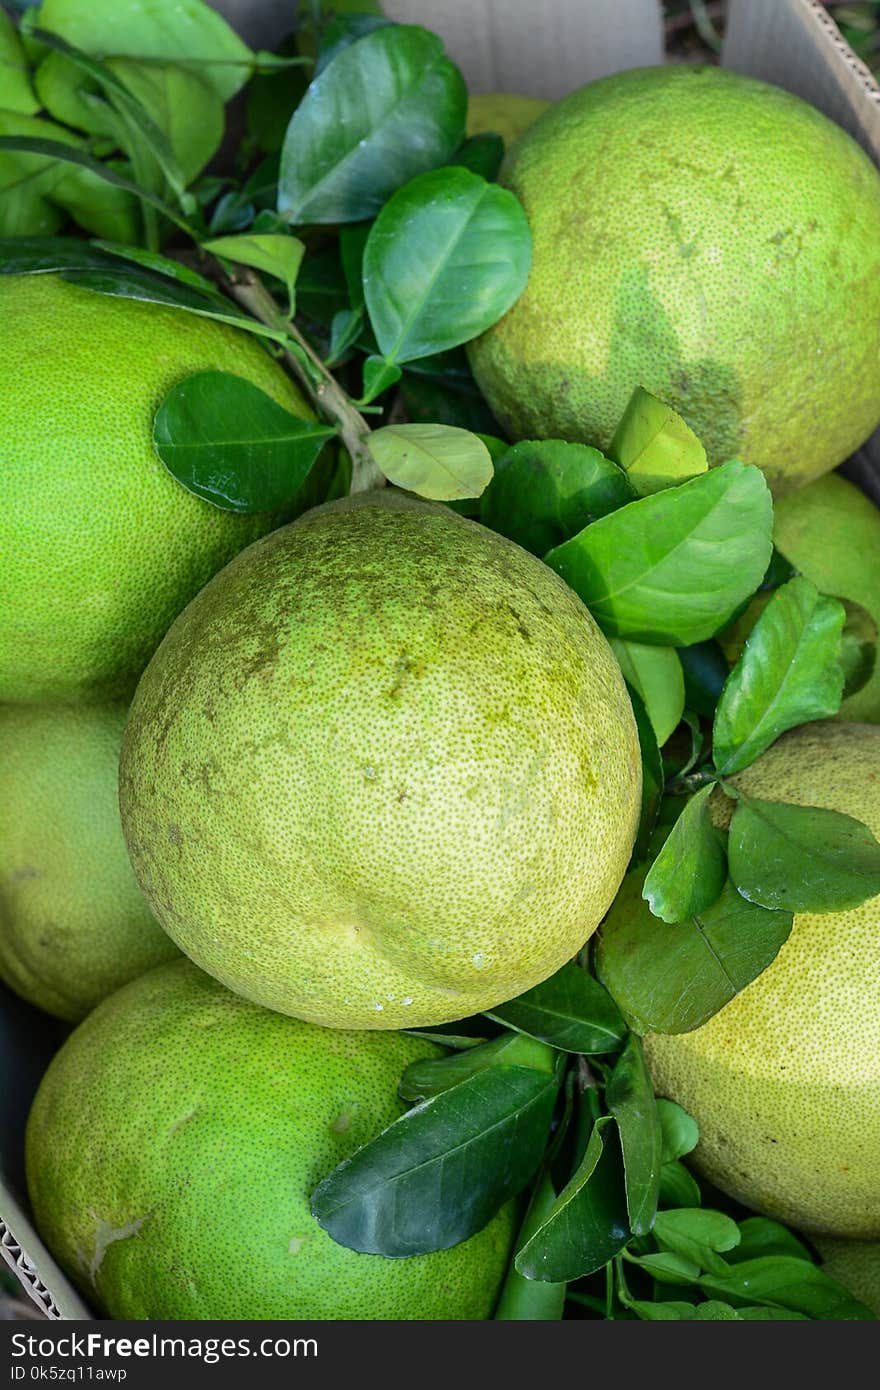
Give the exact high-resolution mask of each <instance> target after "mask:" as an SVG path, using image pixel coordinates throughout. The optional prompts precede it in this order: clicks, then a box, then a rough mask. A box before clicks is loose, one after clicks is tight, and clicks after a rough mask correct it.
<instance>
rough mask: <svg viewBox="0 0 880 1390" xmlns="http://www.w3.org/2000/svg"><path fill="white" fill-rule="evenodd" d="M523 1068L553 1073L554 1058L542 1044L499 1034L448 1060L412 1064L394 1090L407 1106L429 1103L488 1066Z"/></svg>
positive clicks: (436, 1058) (438, 1058) (437, 1058)
mask: <svg viewBox="0 0 880 1390" xmlns="http://www.w3.org/2000/svg"><path fill="white" fill-rule="evenodd" d="M497 1066H524V1067H534V1068H535V1070H536V1071H542V1070H544V1071H552V1069H553V1057H552V1054H551V1053H549V1052H548V1049H547V1048H546V1047H545V1046H544V1045H543V1043H540V1042H536V1041H535V1040H534V1039H533V1038H525V1037H522V1036H520V1035H519V1034H518V1033H506V1032H505V1033H502V1035H501V1037H500V1038H493V1040H492V1041H491V1042H485V1043H478V1044H477V1046H476V1047H468V1048H464V1049H459V1050H457V1051H454V1052H453V1053H452V1054H451V1055H450V1056H448V1057H427V1058H425V1059H424V1060H422V1061H418V1062H411V1063H410V1065H409V1066H408V1067H407V1068H406V1070H405V1071H404V1073H403V1076H402V1077H401V1078H400V1085H399V1086H398V1088H397V1092H398V1095H399V1096H400V1098H401V1100H405V1101H408V1102H410V1103H412V1102H415V1101H420V1100H428V1099H430V1097H431V1096H438V1095H439V1094H440V1092H441V1091H448V1090H449V1088H450V1086H457V1085H458V1084H459V1082H461V1081H467V1079H468V1077H469V1076H475V1075H476V1073H477V1072H479V1071H485V1070H486V1068H487V1067H497Z"/></svg>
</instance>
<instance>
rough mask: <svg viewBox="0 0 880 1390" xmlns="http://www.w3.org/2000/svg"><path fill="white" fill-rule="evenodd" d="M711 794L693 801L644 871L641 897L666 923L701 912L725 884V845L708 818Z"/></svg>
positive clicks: (706, 789)
mask: <svg viewBox="0 0 880 1390" xmlns="http://www.w3.org/2000/svg"><path fill="white" fill-rule="evenodd" d="M713 791H714V787H712V786H711V785H710V786H708V787H703V788H702V790H701V791H698V792H697V794H696V795H695V796H693V797H691V799H690V801H689V802H688V803H687V805H686V806H685V808H684V810H683V811H682V813H681V815H680V816H679V818H678V820H677V821H676V822H675V824H674V825H673V827H672V830H671V831H670V832H669V835H668V837H667V839H666V842H665V843H664V845H663V848H662V849H661V851H660V853H659V854H658V855H657V858H656V859H655V860H654V863H653V864H652V865H651V867H650V869H649V870H648V876H647V878H646V879H645V886H644V888H643V890H642V897H643V898H644V899H645V901H646V902H647V903H648V905H649V906H650V909H651V911H652V912H653V914H654V916H655V917H662V919H663V921H664V922H682V921H684V919H685V918H686V917H692V916H694V914H697V915H698V914H699V913H701V912H704V911H705V910H706V908H708V907H711V906H712V904H713V903H714V902H715V901H716V899H717V898H718V896H719V894H720V893H721V890H722V888H723V887H724V884H725V882H726V879H727V859H726V857H725V854H724V846H723V845H722V843H721V839H720V838H719V836H718V834H717V833H716V831H715V827H714V826H713V824H712V821H711V819H710V817H709V798H710V796H711V795H712V792H713Z"/></svg>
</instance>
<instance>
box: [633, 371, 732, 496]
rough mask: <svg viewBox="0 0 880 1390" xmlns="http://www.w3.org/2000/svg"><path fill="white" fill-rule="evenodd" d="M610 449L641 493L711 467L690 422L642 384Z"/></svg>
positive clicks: (685, 479)
mask: <svg viewBox="0 0 880 1390" xmlns="http://www.w3.org/2000/svg"><path fill="white" fill-rule="evenodd" d="M608 452H609V453H610V455H611V457H612V458H613V459H614V460H615V461H616V462H617V463H619V464H620V466H621V468H623V469H624V470H625V472H626V474H627V476H628V477H629V480H630V482H631V483H632V485H633V487H634V488H635V490H636V492H637V493H638V494H639V496H640V497H647V496H648V495H649V494H650V493H653V492H660V491H662V489H663V488H667V487H675V486H677V484H679V483H683V482H686V481H687V479H689V478H695V477H696V476H697V475H698V474H700V473H705V472H706V470H707V468H708V467H709V462H708V459H707V458H706V450H705V449H704V448H703V446H702V444H701V443H700V441H699V439H698V438H697V436H696V435H695V434H694V432H693V430H692V429H691V427H690V425H688V424H687V422H686V421H685V420H683V419H682V417H681V416H680V415H678V414H676V412H675V411H674V410H673V409H672V407H671V406H669V405H667V404H666V402H665V401H661V400H658V398H657V397H656V396H652V395H651V393H650V391H646V390H645V389H644V387H642V386H637V387H636V389H635V390H634V391H633V393H632V395H631V396H630V398H629V402H628V403H627V407H626V410H625V411H624V412H623V416H622V418H621V421H620V424H619V425H618V426H617V430H616V431H615V435H614V438H613V439H612V441H611V448H610V449H609V451H608Z"/></svg>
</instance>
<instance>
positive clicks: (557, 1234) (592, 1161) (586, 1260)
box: [515, 1115, 629, 1283]
mask: <svg viewBox="0 0 880 1390" xmlns="http://www.w3.org/2000/svg"><path fill="white" fill-rule="evenodd" d="M628 1239H629V1229H628V1227H627V1221H626V1196H625V1193H624V1184H623V1165H622V1163H621V1156H620V1144H619V1140H618V1138H617V1127H616V1124H615V1122H614V1120H613V1119H612V1118H611V1117H610V1116H609V1115H604V1116H602V1117H601V1119H598V1120H597V1121H596V1123H595V1124H594V1125H593V1129H592V1132H591V1134H590V1139H589V1143H588V1144H587V1149H586V1153H585V1154H584V1157H583V1159H582V1160H581V1163H580V1166H579V1167H578V1170H577V1172H576V1173H575V1174H574V1177H573V1178H572V1179H571V1181H570V1182H569V1183H568V1184H567V1186H566V1187H564V1188H563V1190H562V1192H560V1194H559V1196H558V1197H557V1199H556V1201H555V1203H554V1204H553V1207H552V1208H551V1210H550V1213H549V1215H548V1216H547V1217H546V1219H545V1220H544V1222H543V1223H542V1224H541V1225H540V1226H539V1228H538V1230H537V1231H535V1233H534V1235H533V1236H531V1238H530V1239H529V1240H528V1241H526V1243H525V1245H524V1246H523V1247H522V1249H521V1250H520V1252H519V1254H518V1255H517V1257H516V1261H515V1263H516V1268H517V1270H518V1271H519V1273H520V1274H523V1275H525V1277H526V1278H527V1279H541V1280H544V1281H546V1282H549V1283H562V1282H563V1281H564V1282H569V1281H570V1280H572V1279H580V1278H581V1277H582V1276H583V1275H587V1274H594V1273H595V1271H596V1270H597V1269H601V1268H602V1266H603V1265H605V1264H607V1263H608V1261H609V1260H610V1259H613V1257H614V1256H615V1255H616V1254H618V1253H619V1251H620V1250H622V1249H623V1247H624V1245H625V1244H626V1242H627V1240H628Z"/></svg>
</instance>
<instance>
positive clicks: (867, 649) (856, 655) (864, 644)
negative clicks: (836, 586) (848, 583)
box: [834, 594, 878, 700]
mask: <svg viewBox="0 0 880 1390" xmlns="http://www.w3.org/2000/svg"><path fill="white" fill-rule="evenodd" d="M834 597H835V598H837V602H838V603H841V604H843V609H844V612H845V613H846V621H845V623H844V625H843V632H842V633H841V634H840V648H839V650H838V653H837V659H838V661H839V662H840V664H841V666H842V668H843V678H844V686H843V698H844V700H847V699H849V697H850V695H855V693H856V691H857V690H861V689H862V687H863V686H864V685H867V683H868V681H869V680H870V679H871V677H872V676H873V674H874V670H875V667H876V665H877V640H878V635H877V624H876V622H875V621H874V618H873V617H872V615H871V614H870V613H869V612H868V610H867V608H862V606H861V604H859V603H853V601H852V600H851V599H847V598H840V597H839V596H838V595H836V594H835V595H834Z"/></svg>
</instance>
